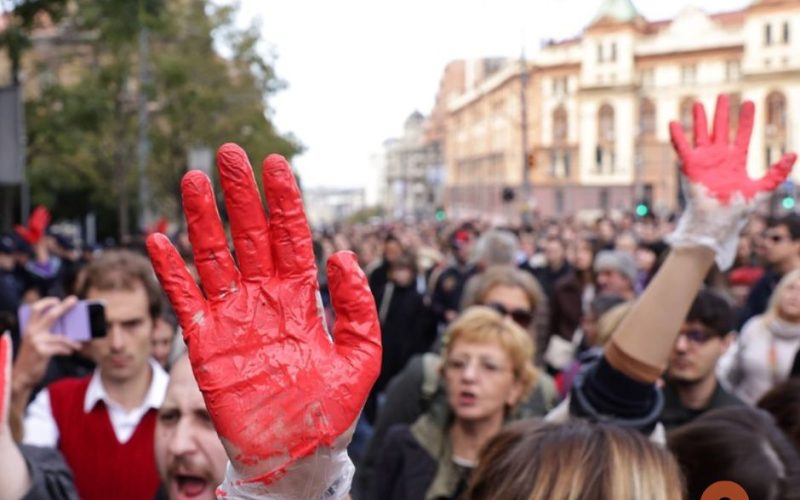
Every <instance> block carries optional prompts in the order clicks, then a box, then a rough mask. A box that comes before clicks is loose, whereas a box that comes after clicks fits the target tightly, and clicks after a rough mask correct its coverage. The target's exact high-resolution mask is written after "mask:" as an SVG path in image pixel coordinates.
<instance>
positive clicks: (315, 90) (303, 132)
mask: <svg viewBox="0 0 800 500" xmlns="http://www.w3.org/2000/svg"><path fill="white" fill-rule="evenodd" d="M601 3H602V0H491V1H489V0H404V1H398V0H394V1H386V0H336V1H326V0H316V1H311V0H241V22H251V21H252V20H255V21H256V22H258V23H259V24H260V26H261V28H262V36H263V38H264V40H265V41H266V42H267V43H268V44H269V46H270V47H271V50H272V51H273V52H274V53H275V54H276V56H277V60H276V63H275V67H276V70H277V73H278V75H279V76H280V77H281V78H283V79H285V80H286V82H287V83H288V88H287V89H286V90H284V91H282V92H280V93H279V94H278V95H276V96H275V97H273V99H272V101H271V106H272V108H273V110H274V117H273V118H274V121H275V123H276V125H277V126H278V128H279V129H280V130H281V131H291V132H293V133H294V134H296V135H297V136H298V137H299V138H300V139H301V140H302V141H303V143H304V144H305V145H306V147H307V151H306V152H305V153H304V154H303V155H302V156H300V157H298V158H296V159H295V161H294V166H295V167H296V168H297V169H298V170H299V171H300V173H301V175H302V178H303V183H304V184H305V185H306V186H309V187H311V186H314V187H316V186H331V187H333V186H335V187H362V186H364V187H366V185H367V184H368V183H373V182H374V179H375V177H374V174H373V173H372V172H371V171H370V170H371V169H370V154H372V153H374V152H376V151H378V150H379V148H380V145H381V143H382V142H383V141H384V140H385V139H387V138H389V137H394V136H397V135H400V133H401V130H402V126H403V122H404V121H405V119H406V117H408V115H409V114H411V112H413V111H414V110H415V109H417V110H419V111H421V112H422V113H424V114H427V113H428V112H429V111H430V108H431V106H432V105H433V100H434V97H435V94H436V90H437V88H438V84H439V79H440V77H441V75H442V70H443V69H444V66H445V64H446V63H447V62H448V61H450V60H452V59H458V58H477V57H486V56H511V57H518V56H519V54H520V50H521V47H522V45H525V46H526V51H527V52H528V53H529V54H530V53H532V52H535V51H536V49H537V48H538V47H539V45H540V41H541V40H544V39H548V38H555V39H561V38H566V37H570V36H574V35H576V34H579V33H580V31H581V30H582V29H583V28H584V27H585V25H586V24H587V23H588V22H589V21H591V19H592V18H593V17H594V15H595V13H596V12H597V9H598V8H599V6H600V5H601ZM634 3H635V5H636V7H637V8H638V9H639V11H640V12H641V13H642V14H643V15H644V16H645V18H647V19H649V20H658V19H665V18H670V17H674V16H675V14H677V13H678V12H679V11H680V10H681V9H683V8H685V7H686V6H688V5H695V6H697V7H700V8H702V9H704V10H706V11H708V12H721V11H729V10H736V9H739V8H742V7H744V6H746V5H748V4H749V3H750V1H749V0H693V1H685V0H677V1H675V0H670V1H666V0H638V1H636V0H635V1H634Z"/></svg>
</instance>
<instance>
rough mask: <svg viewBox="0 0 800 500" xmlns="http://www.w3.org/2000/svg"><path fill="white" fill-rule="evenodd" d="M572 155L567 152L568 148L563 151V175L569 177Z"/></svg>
mask: <svg viewBox="0 0 800 500" xmlns="http://www.w3.org/2000/svg"><path fill="white" fill-rule="evenodd" d="M571 163H572V155H570V154H569V150H566V151H564V177H569V176H570V174H571V170H572V165H571Z"/></svg>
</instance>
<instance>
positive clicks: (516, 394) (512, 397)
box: [506, 380, 522, 408]
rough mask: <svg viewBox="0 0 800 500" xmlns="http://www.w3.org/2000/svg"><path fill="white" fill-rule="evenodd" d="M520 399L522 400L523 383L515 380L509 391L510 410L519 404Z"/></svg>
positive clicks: (508, 402) (507, 402) (507, 400)
mask: <svg viewBox="0 0 800 500" xmlns="http://www.w3.org/2000/svg"><path fill="white" fill-rule="evenodd" d="M520 399H522V382H521V381H519V380H515V381H514V384H513V385H512V386H511V390H509V391H508V397H507V398H506V404H507V405H508V406H509V407H510V408H514V407H515V406H517V405H518V404H519V402H520Z"/></svg>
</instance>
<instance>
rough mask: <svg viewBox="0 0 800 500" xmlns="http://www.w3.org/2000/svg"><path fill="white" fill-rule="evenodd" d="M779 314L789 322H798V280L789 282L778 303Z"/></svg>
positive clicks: (799, 288) (799, 298) (799, 305)
mask: <svg viewBox="0 0 800 500" xmlns="http://www.w3.org/2000/svg"><path fill="white" fill-rule="evenodd" d="M778 311H779V313H780V316H781V317H782V318H783V319H785V320H787V321H791V322H800V280H795V281H793V282H792V283H789V286H787V287H786V288H785V289H784V290H783V294H781V298H780V302H779V303H778Z"/></svg>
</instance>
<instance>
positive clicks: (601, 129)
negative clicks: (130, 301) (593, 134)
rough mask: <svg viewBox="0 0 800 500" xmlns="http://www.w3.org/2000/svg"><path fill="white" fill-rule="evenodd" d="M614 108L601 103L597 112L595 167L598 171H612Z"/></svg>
mask: <svg viewBox="0 0 800 500" xmlns="http://www.w3.org/2000/svg"><path fill="white" fill-rule="evenodd" d="M614 149H615V137H614V108H612V107H611V105H610V104H603V105H602V106H600V110H599V111H598V113H597V154H596V158H595V167H596V169H597V171H598V173H602V172H613V171H614Z"/></svg>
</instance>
